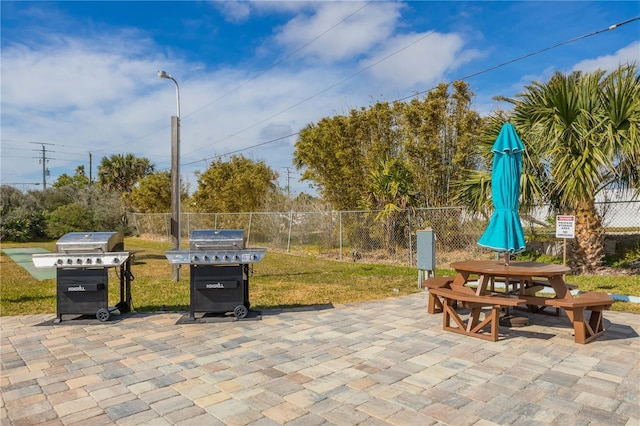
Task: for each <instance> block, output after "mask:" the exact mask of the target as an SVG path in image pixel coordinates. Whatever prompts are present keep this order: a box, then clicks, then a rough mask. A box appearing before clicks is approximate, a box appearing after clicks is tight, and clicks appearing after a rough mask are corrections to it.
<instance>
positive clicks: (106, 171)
mask: <svg viewBox="0 0 640 426" xmlns="http://www.w3.org/2000/svg"><path fill="white" fill-rule="evenodd" d="M153 170H154V166H153V164H151V162H150V161H149V159H147V158H138V157H136V156H135V155H133V154H126V155H122V154H114V155H112V156H111V157H109V158H107V157H102V161H101V162H100V166H98V183H99V184H100V185H102V186H103V187H104V188H105V189H107V190H112V191H117V192H121V193H125V192H130V191H131V190H132V189H133V186H134V185H135V184H136V182H138V180H140V179H142V178H143V177H145V176H147V175H149V174H151V173H152V172H153Z"/></svg>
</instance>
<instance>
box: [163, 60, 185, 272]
mask: <svg viewBox="0 0 640 426" xmlns="http://www.w3.org/2000/svg"><path fill="white" fill-rule="evenodd" d="M158 77H159V78H167V79H169V80H172V81H173V82H174V83H175V84H176V105H177V111H178V115H177V116H172V117H171V242H172V247H171V248H172V249H174V250H177V249H179V248H180V87H179V86H178V82H177V81H176V79H175V78H173V77H171V76H170V75H169V74H167V73H166V72H164V71H158ZM171 274H172V277H173V280H174V281H179V280H180V265H175V264H173V265H171Z"/></svg>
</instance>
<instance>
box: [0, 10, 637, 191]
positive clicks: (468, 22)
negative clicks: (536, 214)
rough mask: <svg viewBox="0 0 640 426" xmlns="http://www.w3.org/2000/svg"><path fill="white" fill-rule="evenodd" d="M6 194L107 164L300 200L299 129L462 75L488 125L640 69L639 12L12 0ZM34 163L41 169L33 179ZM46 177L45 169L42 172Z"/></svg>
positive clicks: (6, 24)
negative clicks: (606, 75)
mask: <svg viewBox="0 0 640 426" xmlns="http://www.w3.org/2000/svg"><path fill="white" fill-rule="evenodd" d="M0 7H1V22H0V24H1V26H0V38H1V54H0V55H1V68H0V78H1V92H0V95H1V105H0V108H1V110H0V115H1V117H0V139H1V141H0V143H1V145H0V155H1V160H2V161H1V170H0V183H1V184H8V185H12V186H14V187H16V188H18V189H20V190H24V191H26V190H40V189H42V187H43V186H42V184H43V175H44V177H45V179H46V184H47V187H49V186H51V184H53V183H54V182H55V181H56V180H57V179H58V177H59V176H60V175H62V174H64V173H66V174H68V175H73V174H74V173H75V170H76V168H77V167H78V166H84V168H85V171H86V173H87V175H89V170H90V165H91V175H92V177H93V178H94V179H95V178H96V175H97V169H98V165H99V163H100V161H101V160H102V159H103V158H104V157H111V156H112V155H114V154H127V153H132V154H134V155H136V156H138V157H145V158H148V159H149V160H150V161H151V162H152V163H153V164H154V166H155V168H156V170H170V167H171V116H174V115H177V113H178V112H177V102H176V85H175V84H174V83H173V82H172V81H171V80H167V79H161V78H158V75H157V72H158V71H159V70H164V71H166V73H167V74H169V75H171V76H172V77H173V78H174V79H175V80H176V81H177V83H178V86H179V98H180V122H181V127H180V140H181V143H180V151H181V154H180V168H181V175H182V179H183V182H184V183H185V184H187V185H188V187H189V189H190V191H191V192H193V191H194V190H195V189H197V172H200V173H202V172H204V171H205V170H206V169H207V168H208V167H209V165H210V163H211V161H215V160H217V159H219V158H222V159H223V160H226V159H228V158H229V157H230V156H231V155H244V156H245V157H248V158H251V159H253V160H255V161H264V162H265V163H266V164H267V165H269V166H270V167H271V168H272V169H273V170H274V171H276V172H277V173H278V174H279V176H280V177H279V179H278V185H279V186H280V187H281V188H283V190H286V189H287V188H288V189H289V191H290V193H291V194H292V195H295V194H299V193H301V192H306V193H310V194H314V193H315V191H314V189H313V188H312V187H310V186H309V185H310V182H304V181H303V182H300V181H299V178H300V174H301V172H300V171H298V170H296V169H295V167H294V165H293V164H292V159H293V153H294V151H295V142H296V137H297V133H298V132H299V131H300V130H301V129H303V128H304V127H305V126H307V125H309V124H313V123H317V122H318V121H319V120H321V119H322V118H324V117H331V116H335V115H340V114H348V113H349V111H350V110H352V109H360V108H363V107H364V108H366V107H368V106H370V105H372V104H374V103H376V102H379V101H380V102H393V101H395V100H400V99H407V100H409V99H410V98H411V97H412V96H415V95H416V94H418V96H419V97H421V98H422V97H424V96H425V93H427V91H428V90H430V89H432V88H434V87H435V86H436V85H437V84H439V83H450V82H453V81H455V80H459V79H464V80H465V81H466V82H467V83H469V85H470V87H471V90H472V91H473V92H474V93H475V97H474V100H473V107H474V108H475V109H476V110H477V111H479V112H480V113H481V114H482V115H488V114H490V113H491V112H492V111H494V110H496V109H498V108H503V109H504V108H508V105H505V104H504V103H500V102H498V101H495V100H494V97H495V96H508V97H509V96H513V95H515V94H516V93H518V92H521V91H523V90H525V86H526V85H528V84H531V83H532V82H534V81H541V82H544V81H547V80H548V79H549V78H550V77H551V75H552V74H553V73H554V72H556V71H560V72H567V73H568V72H572V71H575V70H580V71H585V72H590V71H594V70H596V69H598V68H601V69H604V70H612V69H615V68H616V67H617V66H618V65H619V64H621V63H622V64H624V63H629V62H634V61H635V62H636V63H637V62H640V20H634V21H632V22H629V23H626V24H624V25H621V26H619V27H617V28H616V29H613V30H608V28H609V27H610V26H612V25H614V24H619V23H622V22H625V21H627V20H631V19H634V18H638V17H639V16H640V3H638V2H637V1H621V2H616V1H596V2H590V1H572V2H555V1H542V2H528V1H517V2H515V1H495V2H491V1H480V2H465V1H394V2H387V1H369V2H357V1H341V2H338V1H321V2H308V1H226V2H221V1H174V2H171V1H161V2H157V1H138V2H131V1H108V2H97V1H60V2H55V1H17V2H12V1H5V0H2V2H1V3H0ZM43 158H44V168H43ZM43 170H44V171H43Z"/></svg>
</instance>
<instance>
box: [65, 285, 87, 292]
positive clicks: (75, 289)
mask: <svg viewBox="0 0 640 426" xmlns="http://www.w3.org/2000/svg"><path fill="white" fill-rule="evenodd" d="M67 291H87V290H85V288H84V286H83V285H77V286H75V287H69V288H67Z"/></svg>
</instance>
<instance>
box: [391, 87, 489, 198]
mask: <svg viewBox="0 0 640 426" xmlns="http://www.w3.org/2000/svg"><path fill="white" fill-rule="evenodd" d="M451 87H452V88H453V91H450V88H451ZM472 98H473V92H471V90H469V86H468V84H467V83H465V82H462V81H456V82H454V83H453V84H452V85H451V86H450V85H448V84H440V85H438V86H437V87H436V88H435V89H433V90H431V91H430V92H429V93H428V94H427V96H426V98H425V99H424V100H423V101H420V100H418V99H414V100H412V101H411V102H410V103H408V104H402V105H401V106H402V108H401V110H402V116H401V119H400V124H401V127H402V131H403V139H404V152H405V156H406V159H407V164H408V165H407V167H408V169H409V170H410V171H411V173H412V174H413V175H414V176H415V185H414V190H415V191H416V192H417V197H418V200H417V203H418V204H419V205H420V206H422V207H440V206H447V205H450V204H451V194H452V192H453V185H454V183H455V182H457V181H461V180H464V179H466V177H467V176H468V174H469V170H471V169H474V168H476V167H477V166H478V164H480V163H481V158H480V157H479V156H478V155H477V152H478V137H477V134H478V132H479V129H480V126H481V120H480V117H479V115H478V113H477V112H476V111H474V110H473V109H472V108H471V100H472Z"/></svg>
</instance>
